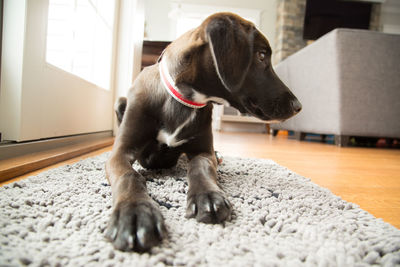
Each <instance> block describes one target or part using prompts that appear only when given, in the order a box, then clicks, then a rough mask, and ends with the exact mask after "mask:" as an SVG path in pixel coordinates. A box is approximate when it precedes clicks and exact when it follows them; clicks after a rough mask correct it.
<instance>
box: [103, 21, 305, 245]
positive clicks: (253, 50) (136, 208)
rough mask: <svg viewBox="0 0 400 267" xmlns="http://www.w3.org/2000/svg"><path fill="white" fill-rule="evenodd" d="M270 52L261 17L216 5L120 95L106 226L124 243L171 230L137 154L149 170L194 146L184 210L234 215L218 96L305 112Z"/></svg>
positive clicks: (244, 104)
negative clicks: (221, 166) (224, 183)
mask: <svg viewBox="0 0 400 267" xmlns="http://www.w3.org/2000/svg"><path fill="white" fill-rule="evenodd" d="M271 53H272V51H271V47H270V45H269V43H268V41H267V39H266V38H265V37H264V35H263V34H262V33H261V32H260V31H258V30H257V29H256V27H255V26H254V24H253V23H251V22H249V21H247V20H245V19H243V18H241V17H240V16H238V15H235V14H232V13H217V14H214V15H211V16H210V17H208V18H207V19H205V21H204V22H203V23H202V24H201V25H200V26H199V27H197V28H195V29H193V30H191V31H189V32H187V33H185V34H183V35H182V36H181V37H180V38H178V39H176V40H175V41H173V42H172V43H171V44H170V45H169V46H168V47H167V48H166V49H165V50H164V52H163V53H162V55H161V56H160V58H159V60H158V62H157V63H156V64H155V65H152V66H150V67H147V68H145V69H143V71H142V72H141V73H140V74H139V76H138V77H137V79H136V80H135V82H134V83H133V86H132V87H131V89H130V90H129V92H128V95H127V97H126V98H120V99H119V100H118V101H117V103H116V106H115V110H116V114H117V118H118V122H119V124H120V125H119V130H118V133H117V136H116V139H115V143H114V146H113V149H112V153H111V156H110V158H109V159H108V161H107V163H106V176H107V179H108V181H109V183H110V184H111V189H112V198H113V211H112V214H111V218H110V221H109V224H108V227H107V229H106V233H105V235H106V237H107V238H108V239H109V240H110V242H112V243H113V245H114V247H115V248H116V249H119V250H123V251H137V252H144V251H148V250H149V249H151V248H152V247H154V246H156V245H158V244H159V243H160V242H161V241H162V240H163V239H164V238H166V236H167V230H166V227H165V224H164V219H163V217H162V215H161V213H160V210H159V208H158V205H157V204H156V202H155V201H154V200H153V199H152V198H151V197H150V196H149V195H148V194H147V192H146V181H145V178H144V177H143V176H141V175H140V174H139V173H138V172H136V171H135V170H134V169H133V168H132V164H133V162H135V161H138V162H139V163H140V164H141V165H142V166H143V167H144V168H148V169H161V168H170V167H173V166H174V165H175V164H176V163H177V160H178V158H179V157H180V156H181V154H183V153H184V154H186V156H187V158H188V170H187V176H188V186H189V188H188V193H187V207H186V217H187V218H195V219H196V220H197V221H199V222H202V223H213V224H215V223H222V222H224V221H227V220H230V217H231V212H232V205H231V204H230V202H229V201H228V199H227V196H226V195H225V193H224V191H223V190H222V188H221V187H220V186H219V185H218V183H217V171H216V169H217V159H216V156H215V152H214V148H213V136H212V128H211V120H212V107H213V105H212V103H219V104H225V105H230V106H233V107H234V108H236V109H238V110H239V111H240V112H242V113H247V114H251V115H253V116H255V117H257V118H260V119H262V120H265V121H270V122H272V121H275V122H276V121H283V120H286V119H288V118H290V117H291V116H293V115H295V114H297V113H298V112H300V110H301V108H302V106H301V104H300V102H299V101H298V100H297V98H296V97H295V96H294V95H293V94H292V93H291V92H290V90H289V88H288V87H287V86H286V85H285V84H284V83H283V82H282V81H281V80H280V79H279V78H278V76H277V75H276V74H275V72H274V70H273V68H272V65H271Z"/></svg>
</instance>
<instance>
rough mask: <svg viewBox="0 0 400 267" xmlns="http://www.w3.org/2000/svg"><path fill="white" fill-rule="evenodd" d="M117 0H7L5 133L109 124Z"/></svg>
mask: <svg viewBox="0 0 400 267" xmlns="http://www.w3.org/2000/svg"><path fill="white" fill-rule="evenodd" d="M116 10H117V7H116V1H114V0H6V1H5V3H4V20H3V21H4V27H3V29H4V30H3V51H2V71H1V91H0V132H2V135H3V139H4V140H15V141H26V140H37V139H43V138H49V137H57V136H67V135H75V134H82V133H90V132H99V131H107V130H112V127H113V112H112V106H113V84H114V82H113V81H114V77H113V69H114V68H113V65H114V58H115V55H114V54H115V53H114V52H113V51H114V50H115V49H114V47H115V39H116V34H115V32H116V31H115V26H114V24H115V23H114V21H115V17H116V15H115V13H116Z"/></svg>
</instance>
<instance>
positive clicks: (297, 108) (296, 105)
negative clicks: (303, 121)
mask: <svg viewBox="0 0 400 267" xmlns="http://www.w3.org/2000/svg"><path fill="white" fill-rule="evenodd" d="M292 108H293V111H294V112H295V113H299V112H300V111H301V109H302V108H303V106H302V105H301V103H300V101H299V100H297V99H295V100H293V101H292Z"/></svg>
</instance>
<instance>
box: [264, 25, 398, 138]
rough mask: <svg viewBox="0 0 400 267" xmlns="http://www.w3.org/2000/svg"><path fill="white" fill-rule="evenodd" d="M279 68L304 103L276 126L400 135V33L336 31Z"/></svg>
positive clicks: (302, 130)
mask: <svg viewBox="0 0 400 267" xmlns="http://www.w3.org/2000/svg"><path fill="white" fill-rule="evenodd" d="M275 70H276V72H277V74H278V75H279V76H280V77H281V79H282V80H283V81H284V82H285V83H286V84H287V85H288V86H289V88H291V90H292V91H293V92H294V94H295V95H296V96H297V97H298V98H299V100H300V102H301V103H302V104H303V110H302V111H301V112H300V114H298V115H297V116H295V117H293V118H291V119H289V120H287V121H286V122H283V123H280V124H273V125H271V128H272V129H274V130H279V129H285V130H292V131H295V132H296V133H297V134H298V136H300V137H301V138H303V137H304V134H305V133H316V134H323V135H324V134H330V135H335V140H336V143H337V144H338V145H346V143H347V141H348V137H349V136H369V137H389V138H399V137H400V35H392V34H385V33H380V32H373V31H367V30H350V29H336V30H334V31H332V32H330V33H328V34H326V35H324V36H323V37H321V38H320V39H318V40H317V41H315V42H314V43H312V44H310V45H309V46H307V47H305V48H303V49H302V50H300V51H298V52H297V53H295V54H293V55H291V56H290V57H288V58H287V59H285V60H284V61H282V62H281V63H279V64H278V65H277V66H276V67H275Z"/></svg>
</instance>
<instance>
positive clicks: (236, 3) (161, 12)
mask: <svg viewBox="0 0 400 267" xmlns="http://www.w3.org/2000/svg"><path fill="white" fill-rule="evenodd" d="M173 3H182V4H196V5H210V6H217V7H232V8H244V9H257V10H260V11H261V19H260V30H261V31H262V32H263V33H264V35H265V36H266V37H267V38H268V40H269V42H270V45H271V47H274V45H275V43H274V39H275V20H276V0H182V1H176V0H147V1H145V23H146V26H145V32H146V34H147V36H146V39H148V40H157V41H171V40H172V39H173V37H172V36H173V34H172V30H171V27H172V25H173V22H172V21H171V19H169V18H168V14H169V13H170V11H171V10H172V4H173Z"/></svg>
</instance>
